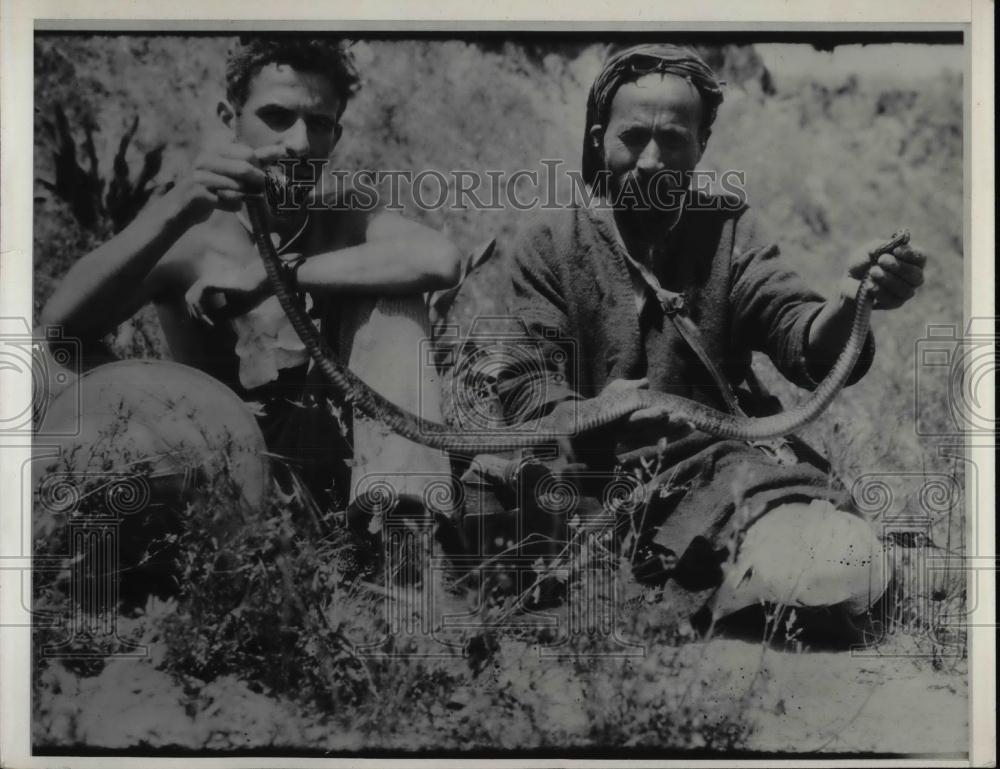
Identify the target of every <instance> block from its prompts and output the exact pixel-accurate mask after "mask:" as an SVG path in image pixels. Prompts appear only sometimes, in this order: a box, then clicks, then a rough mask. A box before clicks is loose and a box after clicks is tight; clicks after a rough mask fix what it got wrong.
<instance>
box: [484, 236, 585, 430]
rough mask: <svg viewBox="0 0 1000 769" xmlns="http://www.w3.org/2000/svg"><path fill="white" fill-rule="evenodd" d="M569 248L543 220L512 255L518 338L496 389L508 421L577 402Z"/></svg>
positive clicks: (512, 306) (511, 306)
mask: <svg viewBox="0 0 1000 769" xmlns="http://www.w3.org/2000/svg"><path fill="white" fill-rule="evenodd" d="M567 248H568V246H567V245H566V244H560V243H559V239H558V237H557V236H556V235H555V234H554V232H553V228H552V227H551V226H550V225H549V224H548V223H547V222H546V221H545V220H536V221H535V222H534V223H532V224H531V225H529V226H527V227H526V228H525V229H524V230H523V231H522V232H521V234H520V236H519V237H518V238H517V241H516V244H515V247H514V250H513V253H512V254H511V259H510V262H509V263H510V273H509V274H510V281H511V284H510V289H509V296H508V301H507V306H508V310H509V318H508V319H507V322H508V323H509V324H510V325H511V329H512V330H513V331H515V333H514V334H512V344H511V345H510V346H509V348H508V349H507V351H506V354H504V355H503V356H502V358H501V360H500V363H501V364H502V365H501V366H500V368H499V373H498V384H497V391H498V393H499V395H500V399H501V403H502V406H503V411H504V415H505V417H506V418H507V421H509V422H520V421H524V420H525V419H531V418H535V417H538V416H541V415H544V414H545V413H547V412H548V411H550V410H551V409H552V407H553V406H555V404H557V403H560V402H562V401H565V400H568V399H574V398H577V397H578V396H577V394H576V392H575V390H574V383H573V382H571V381H570V379H569V377H568V376H567V372H569V371H572V370H573V368H572V366H573V361H572V355H573V349H574V347H573V344H572V343H571V342H570V341H569V340H570V339H571V337H572V332H573V329H572V328H571V323H570V315H571V313H570V308H569V306H568V304H567V297H566V287H565V282H564V279H563V269H562V267H563V266H564V265H565V264H566V263H567V261H566V260H567V259H568V253H566V250H567Z"/></svg>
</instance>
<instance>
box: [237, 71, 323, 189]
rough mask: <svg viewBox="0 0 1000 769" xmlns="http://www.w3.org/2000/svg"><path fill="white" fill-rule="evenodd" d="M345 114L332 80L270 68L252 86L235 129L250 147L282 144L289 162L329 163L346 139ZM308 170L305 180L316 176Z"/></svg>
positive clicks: (311, 73) (242, 140)
mask: <svg viewBox="0 0 1000 769" xmlns="http://www.w3.org/2000/svg"><path fill="white" fill-rule="evenodd" d="M339 108H340V103H339V101H338V99H337V96H336V92H335V90H334V87H333V83H332V82H331V81H330V78H329V77H327V76H325V75H322V74H320V73H318V72H303V71H300V70H297V69H293V68H292V67H290V66H288V65H287V64H268V65H265V66H264V67H263V68H262V69H261V70H260V72H259V73H257V75H256V76H255V77H254V78H253V79H252V80H251V82H250V89H249V93H248V94H247V100H246V103H245V104H244V105H243V106H242V108H240V110H239V111H238V112H237V115H236V119H235V123H234V126H233V127H234V130H235V132H236V138H237V140H238V141H241V142H243V143H244V144H247V145H248V146H250V147H253V148H258V147H265V146H268V145H274V144H277V145H281V146H282V147H284V149H285V154H286V157H289V158H297V159H300V160H310V159H314V160H326V159H327V157H329V155H330V153H331V152H332V151H333V147H334V145H335V144H336V143H337V139H338V138H339V137H340V126H339V123H338V121H337V116H338V112H339ZM302 165H303V168H302V173H303V175H304V177H309V176H311V173H312V172H311V171H310V169H309V168H308V166H307V165H306V164H302Z"/></svg>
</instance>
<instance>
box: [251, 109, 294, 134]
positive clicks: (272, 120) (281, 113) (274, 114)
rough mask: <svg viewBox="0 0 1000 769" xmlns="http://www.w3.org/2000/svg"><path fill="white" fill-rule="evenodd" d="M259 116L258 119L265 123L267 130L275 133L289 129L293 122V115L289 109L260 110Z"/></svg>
mask: <svg viewBox="0 0 1000 769" xmlns="http://www.w3.org/2000/svg"><path fill="white" fill-rule="evenodd" d="M259 114H260V119H261V120H263V121H264V122H265V123H267V125H268V127H269V128H271V129H272V130H275V131H282V130H284V129H286V128H290V127H291V125H292V124H293V123H294V122H295V113H294V112H292V111H291V110H290V109H281V108H280V107H272V108H270V109H265V110H261V112H260V113H259Z"/></svg>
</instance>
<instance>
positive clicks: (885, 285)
mask: <svg viewBox="0 0 1000 769" xmlns="http://www.w3.org/2000/svg"><path fill="white" fill-rule="evenodd" d="M871 277H872V280H873V281H875V285H877V286H878V288H879V304H880V305H881V306H883V307H895V306H898V305H900V304H902V303H903V302H905V301H906V300H907V299H911V298H912V297H913V295H914V294H915V293H916V290H917V289H916V287H915V286H913V285H912V284H910V283H907V282H906V281H905V280H900V279H899V278H897V277H896V276H895V275H892V274H891V273H887V272H886V271H885V270H883V269H882V268H881V267H878V266H876V267H873V268H872V271H871Z"/></svg>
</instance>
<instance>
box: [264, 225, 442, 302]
mask: <svg viewBox="0 0 1000 769" xmlns="http://www.w3.org/2000/svg"><path fill="white" fill-rule="evenodd" d="M461 261H462V255H461V253H460V252H459V250H458V248H457V247H456V246H455V245H454V244H453V243H452V242H451V241H450V240H449V239H448V238H447V237H445V236H444V235H442V234H441V233H439V232H437V231H436V230H433V229H431V228H430V227H425V226H424V225H422V224H419V223H417V222H412V221H408V220H407V219H404V218H403V217H402V216H399V215H398V214H394V213H380V214H378V215H376V216H374V217H373V218H372V220H371V221H370V222H369V224H368V228H367V231H366V238H365V242H364V243H362V244H361V245H357V246H351V247H349V248H343V249H340V250H337V251H330V252H328V253H323V254H317V255H316V256H312V257H310V258H309V259H307V260H306V261H305V263H303V264H302V266H301V267H300V268H299V270H298V273H297V277H298V283H299V286H300V287H301V288H303V289H304V290H306V291H312V292H314V293H322V292H326V291H329V292H348V293H350V292H355V293H363V294H413V293H423V292H425V291H436V290H438V289H442V288H450V287H451V286H453V285H455V283H457V282H458V279H459V276H460V271H461ZM258 264H259V262H258ZM261 269H262V267H261Z"/></svg>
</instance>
